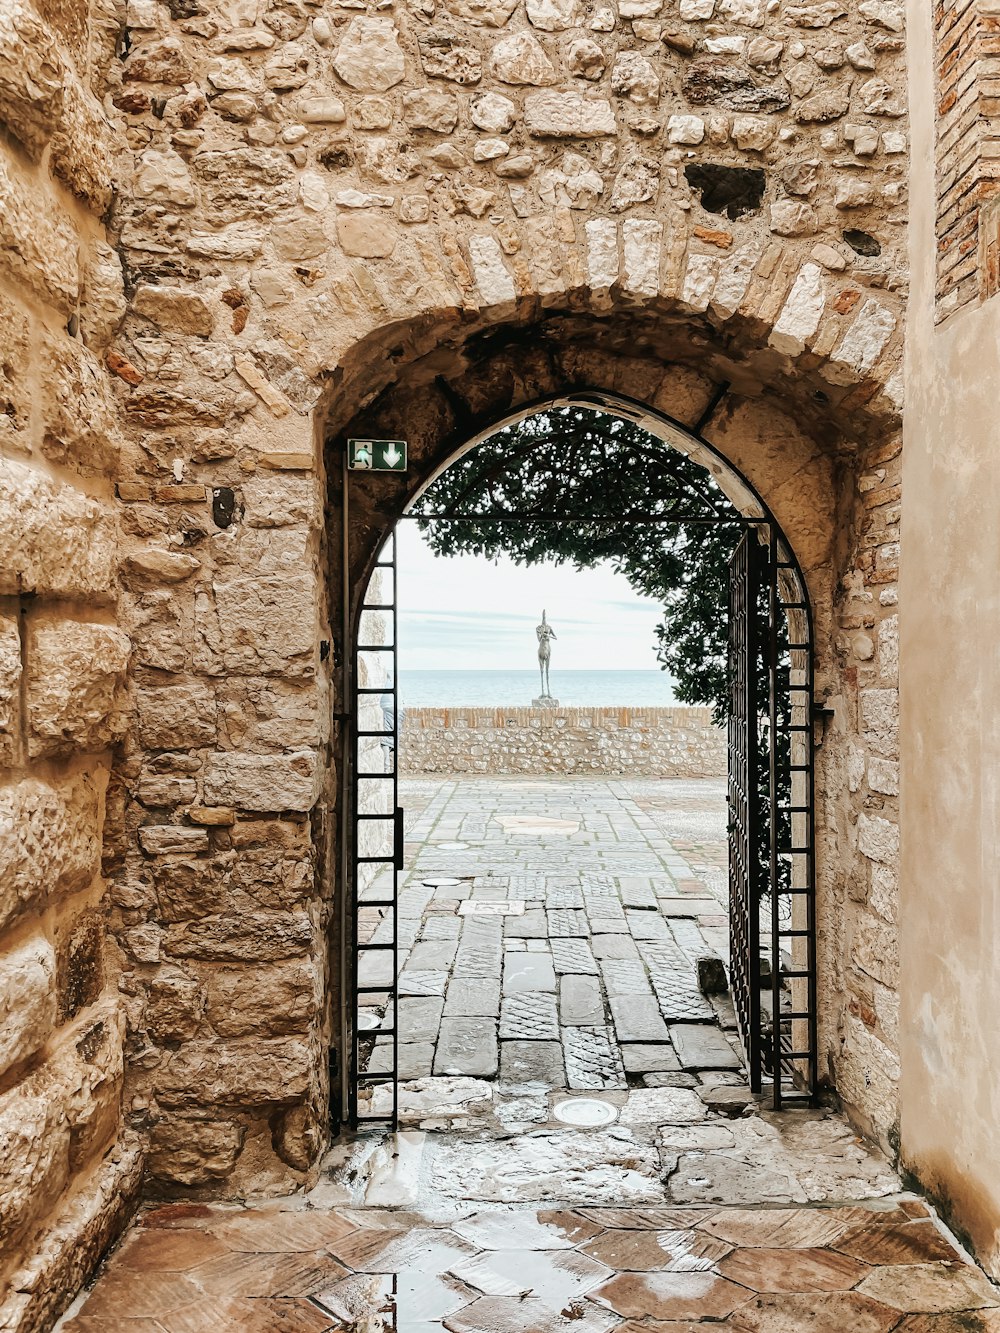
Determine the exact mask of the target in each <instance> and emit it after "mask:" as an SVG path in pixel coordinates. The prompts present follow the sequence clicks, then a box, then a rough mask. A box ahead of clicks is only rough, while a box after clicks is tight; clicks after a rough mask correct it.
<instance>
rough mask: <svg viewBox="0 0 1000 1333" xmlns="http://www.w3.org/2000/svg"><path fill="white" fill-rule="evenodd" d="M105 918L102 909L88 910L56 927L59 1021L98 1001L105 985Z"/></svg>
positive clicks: (69, 1017)
mask: <svg viewBox="0 0 1000 1333" xmlns="http://www.w3.org/2000/svg"><path fill="white" fill-rule="evenodd" d="M104 940H105V921H104V915H103V913H102V912H101V911H100V910H85V911H83V912H81V913H80V914H79V915H78V916H76V917H73V918H71V919H70V920H69V921H66V920H63V919H60V921H59V923H58V925H57V928H56V999H57V1002H58V1006H59V1012H58V1016H57V1020H56V1021H57V1022H58V1023H60V1024H62V1023H65V1022H67V1021H68V1020H70V1019H73V1018H75V1017H76V1016H77V1014H79V1013H80V1011H81V1010H82V1009H85V1008H86V1007H87V1005H90V1004H94V1003H95V1002H96V1000H97V999H98V998H99V996H100V993H101V990H102V989H103V987H104Z"/></svg>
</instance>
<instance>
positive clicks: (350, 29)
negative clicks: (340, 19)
mask: <svg viewBox="0 0 1000 1333" xmlns="http://www.w3.org/2000/svg"><path fill="white" fill-rule="evenodd" d="M333 68H334V69H335V70H336V72H337V74H338V76H339V77H340V78H341V79H343V81H344V83H346V84H347V86H348V87H349V88H356V89H357V90H358V91H359V92H364V93H384V92H388V90H389V89H390V88H393V87H395V85H396V84H397V83H400V82H401V81H402V79H403V75H404V74H405V72H406V65H405V61H404V59H403V52H402V48H401V47H400V45H399V42H398V40H397V33H396V25H395V23H393V21H392V19H389V18H361V17H358V18H352V19H351V21H350V23H349V24H348V25H347V30H346V32H345V33H344V36H343V39H342V41H341V43H340V47H339V49H338V51H337V54H336V56H335V57H334V60H333Z"/></svg>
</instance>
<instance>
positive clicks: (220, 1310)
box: [123, 1297, 273, 1333]
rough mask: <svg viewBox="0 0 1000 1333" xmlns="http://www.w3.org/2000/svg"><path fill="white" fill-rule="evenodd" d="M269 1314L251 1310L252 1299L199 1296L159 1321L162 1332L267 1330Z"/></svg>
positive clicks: (267, 1332) (255, 1332)
mask: <svg viewBox="0 0 1000 1333" xmlns="http://www.w3.org/2000/svg"><path fill="white" fill-rule="evenodd" d="M269 1317H270V1316H269V1315H268V1314H267V1312H266V1311H259V1310H255V1309H254V1305H253V1302H252V1301H241V1300H230V1299H227V1298H225V1297H202V1299H201V1300H200V1301H194V1302H192V1303H191V1304H190V1305H185V1306H184V1307H183V1309H180V1310H172V1311H171V1312H170V1314H169V1315H166V1316H164V1318H163V1321H162V1322H163V1327H164V1329H165V1330H166V1333H271V1329H272V1327H273V1325H270V1324H269V1323H267V1322H266V1321H267V1320H268V1319H269ZM123 1333H124V1331H123Z"/></svg>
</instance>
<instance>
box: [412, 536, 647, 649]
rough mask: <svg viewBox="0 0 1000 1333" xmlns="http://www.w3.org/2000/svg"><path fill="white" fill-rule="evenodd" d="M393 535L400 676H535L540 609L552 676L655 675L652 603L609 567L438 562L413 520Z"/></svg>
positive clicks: (459, 559) (467, 559)
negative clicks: (547, 630) (550, 636)
mask: <svg viewBox="0 0 1000 1333" xmlns="http://www.w3.org/2000/svg"><path fill="white" fill-rule="evenodd" d="M396 532H397V543H398V545H397V569H398V571H399V608H400V611H399V665H400V668H401V669H402V670H404V671H407V670H409V671H446V670H466V671H477V670H478V671H485V670H495V669H500V670H532V669H534V668H535V667H536V666H537V651H538V640H537V638H536V637H535V626H536V625H537V624H538V622H539V621H540V620H541V618H542V610H543V608H544V610H545V611H546V612H547V613H548V619H549V622H550V624H551V625H552V628H553V629H554V630H555V632H556V635H557V636H558V637H557V640H556V642H555V643H554V644H553V645H552V671H553V675H555V672H556V670H557V669H558V670H560V671H571V670H591V671H602V670H618V671H629V670H635V671H655V670H657V669H658V663H657V660H656V653H655V643H656V640H655V627H656V625H657V624H658V622H659V620H660V619H661V607H660V606H659V604H658V603H657V602H654V601H650V600H648V599H645V598H641V597H638V596H637V595H636V594H635V593H634V592H633V591H632V588H631V586H630V584H629V582H628V580H627V579H626V578H625V577H624V575H622V574H616V573H614V571H613V570H611V569H610V568H609V567H607V566H601V567H598V568H597V569H588V570H582V571H577V570H576V569H574V568H573V567H572V566H571V565H554V564H546V565H535V566H531V567H524V566H520V565H515V564H514V562H513V561H511V560H508V559H507V558H505V557H504V558H501V559H500V560H499V561H493V560H489V559H486V558H485V557H481V556H467V555H463V556H454V557H449V558H443V557H441V556H437V555H435V554H434V553H433V552H432V551H431V550H430V549H429V548H428V547H427V545H426V543H425V541H424V539H423V537H422V536H421V534H420V532H419V530H418V528H417V525H416V523H411V522H405V521H404V522H402V523H400V524H399V526H398V527H397V529H396Z"/></svg>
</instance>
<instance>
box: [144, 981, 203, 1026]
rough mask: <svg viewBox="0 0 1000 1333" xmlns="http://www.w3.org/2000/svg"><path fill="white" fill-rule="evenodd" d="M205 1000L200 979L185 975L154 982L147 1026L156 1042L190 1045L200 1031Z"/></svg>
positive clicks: (149, 994)
mask: <svg viewBox="0 0 1000 1333" xmlns="http://www.w3.org/2000/svg"><path fill="white" fill-rule="evenodd" d="M204 1008H205V997H204V993H203V992H202V988H201V983H200V982H199V981H198V979H197V978H196V977H190V976H187V975H186V974H184V973H178V974H177V975H174V976H171V975H165V976H157V977H155V978H154V979H153V981H151V982H150V985H149V991H148V992H147V998H146V1012H145V1017H144V1022H145V1024H146V1030H147V1031H148V1032H149V1035H150V1036H151V1037H153V1038H154V1039H155V1040H156V1041H187V1040H188V1039H189V1038H190V1037H193V1036H194V1035H195V1033H196V1032H197V1031H198V1028H199V1026H200V1024H201V1017H202V1013H203V1011H204Z"/></svg>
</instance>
